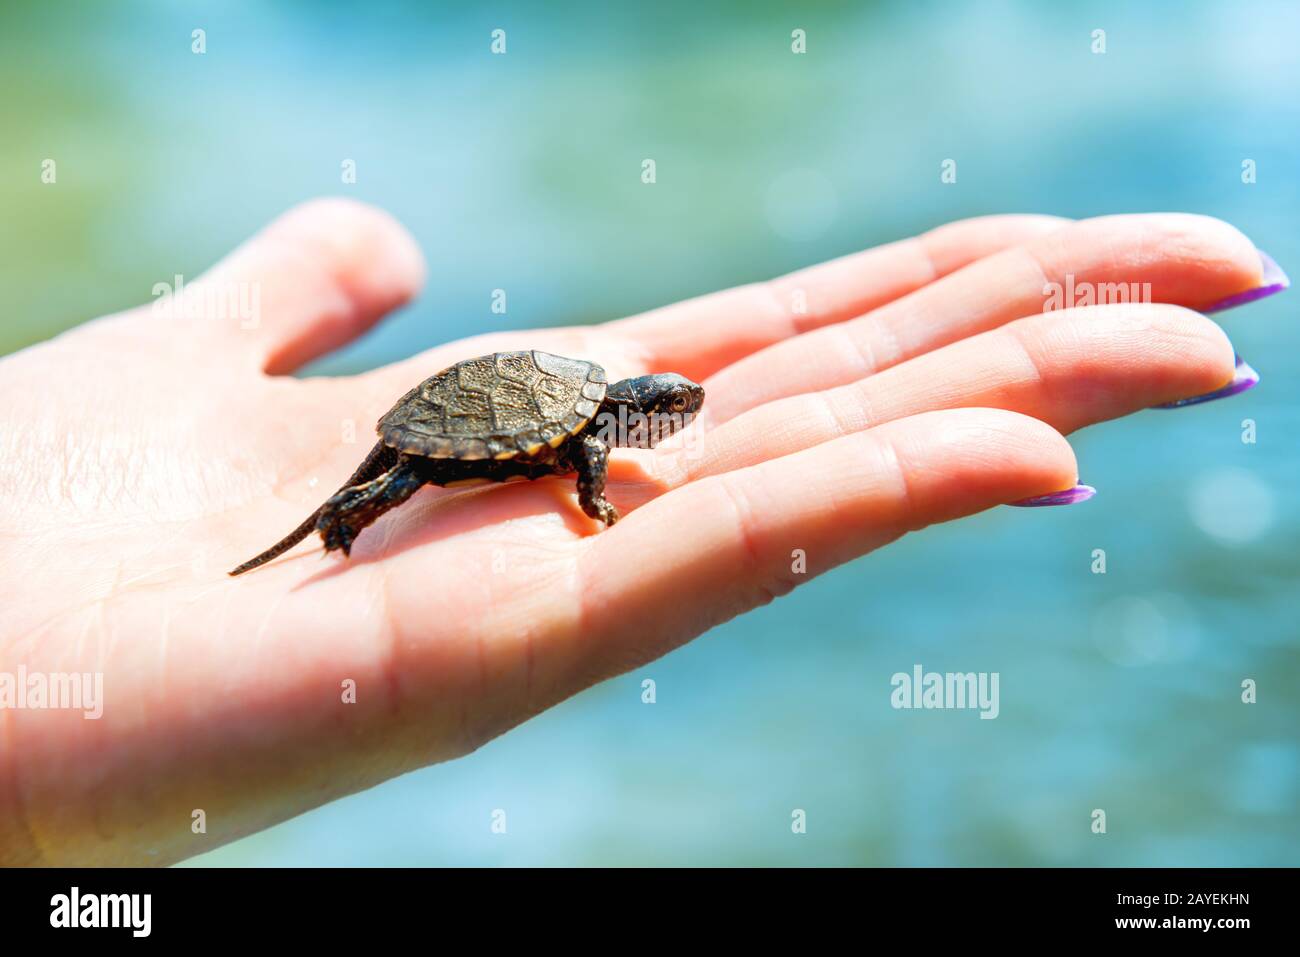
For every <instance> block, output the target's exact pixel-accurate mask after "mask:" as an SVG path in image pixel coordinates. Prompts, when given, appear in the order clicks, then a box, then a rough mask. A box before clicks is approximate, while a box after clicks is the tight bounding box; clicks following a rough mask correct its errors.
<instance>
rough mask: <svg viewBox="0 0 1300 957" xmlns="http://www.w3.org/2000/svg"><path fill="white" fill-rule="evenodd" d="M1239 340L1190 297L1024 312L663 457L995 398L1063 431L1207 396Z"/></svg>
mask: <svg viewBox="0 0 1300 957" xmlns="http://www.w3.org/2000/svg"><path fill="white" fill-rule="evenodd" d="M1234 371H1235V369H1234V354H1233V349H1232V344H1231V343H1230V342H1229V341H1228V337H1227V336H1226V335H1224V333H1223V330H1222V329H1220V328H1219V327H1218V326H1217V325H1215V323H1214V322H1212V321H1211V320H1209V319H1206V318H1205V317H1204V316H1202V315H1200V314H1198V313H1195V312H1192V311H1190V310H1188V309H1184V308H1182V307H1181V306H1166V305H1159V304H1151V305H1141V304H1139V305H1127V306H1094V307H1092V308H1088V309H1067V310H1064V311H1062V312H1053V313H1047V314H1045V315H1040V316H1033V317H1031V318H1028V319H1020V320H1017V321H1016V322H1012V323H1009V324H1008V325H1006V326H1003V327H1002V328H1000V329H995V330H992V331H990V332H985V333H981V334H980V335H977V336H972V337H971V338H969V339H963V340H961V341H960V342H955V343H953V344H951V345H948V346H944V347H943V348H941V349H936V350H934V351H933V352H928V353H926V354H924V355H921V356H917V357H916V358H915V359H909V360H908V361H907V362H904V363H902V364H900V365H897V366H893V367H892V368H889V369H886V370H885V371H883V372H879V373H877V374H875V375H872V376H868V377H867V378H865V379H862V380H860V381H858V382H854V383H851V384H850V385H846V386H840V387H838V388H834V389H827V390H825V391H822V392H810V393H805V394H803V395H797V396H790V397H788V398H785V399H778V400H776V401H774V402H768V403H765V404H763V405H760V406H758V407H756V408H754V409H750V410H749V411H748V412H745V413H743V414H742V415H740V416H737V417H736V418H734V419H732V420H730V421H728V422H726V423H724V424H723V425H721V426H719V427H717V428H715V429H713V430H711V431H710V432H708V433H707V434H706V435H705V436H703V437H702V438H700V439H699V440H698V441H697V442H696V443H694V444H687V445H685V446H684V447H682V448H673V447H669V448H668V449H667V450H666V451H665V452H664V453H663V454H662V455H660V456H657V457H655V459H654V466H653V469H654V472H655V474H656V476H657V478H658V481H659V482H660V484H662V485H667V486H669V487H675V486H677V485H681V484H684V483H686V482H689V481H693V480H696V479H699V478H701V477H704V476H708V475H716V474H718V473H720V472H726V471H730V470H732V469H735V468H739V467H743V466H746V465H751V464H755V463H757V462H761V461H763V460H766V459H770V458H774V457H777V456H782V455H789V454H790V453H792V452H797V451H799V450H801V449H806V448H811V447H813V446H815V445H819V444H821V443H823V442H827V441H830V440H832V439H835V438H839V437H840V436H844V435H850V434H852V433H854V432H861V431H863V430H865V429H869V428H872V427H875V426H878V425H880V424H882V423H885V422H892V421H896V420H898V419H902V418H906V417H907V416H913V415H917V414H919V413H923V412H930V411H935V410H940V409H955V408H971V407H986V408H998V409H1005V410H1007V411H1010V412H1019V413H1022V414H1024V415H1029V416H1033V417H1034V418H1036V419H1041V420H1042V421H1044V422H1046V423H1048V424H1049V425H1051V426H1052V427H1053V428H1055V429H1056V430H1057V431H1059V432H1062V433H1067V434H1068V433H1069V432H1072V431H1074V430H1075V429H1079V428H1082V427H1083V426H1086V425H1091V424H1093V423H1096V422H1103V421H1105V420H1107V419H1114V418H1118V417H1119V416H1122V415H1128V414H1130V413H1132V412H1137V411H1139V410H1141V409H1146V408H1150V407H1151V406H1154V405H1157V404H1159V403H1163V402H1170V401H1173V400H1177V399H1184V398H1188V397H1190V396H1198V395H1205V394H1207V393H1210V392H1213V391H1214V390H1216V389H1218V388H1220V387H1221V386H1223V385H1224V383H1226V382H1229V381H1231V379H1232V377H1233V374H1234Z"/></svg>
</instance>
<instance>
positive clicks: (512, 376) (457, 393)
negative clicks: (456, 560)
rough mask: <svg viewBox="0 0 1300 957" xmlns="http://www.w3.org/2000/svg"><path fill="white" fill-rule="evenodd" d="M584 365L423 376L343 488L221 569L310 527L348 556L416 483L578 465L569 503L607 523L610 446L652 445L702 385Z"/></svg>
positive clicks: (512, 355)
mask: <svg viewBox="0 0 1300 957" xmlns="http://www.w3.org/2000/svg"><path fill="white" fill-rule="evenodd" d="M607 381H608V380H607V379H606V378H605V370H604V369H602V368H601V367H600V366H598V365H596V364H595V363H594V362H586V361H584V360H582V359H566V358H564V357H563V356H554V355H551V354H550V353H547V352H538V351H537V350H535V349H534V350H531V351H526V352H498V353H496V354H495V355H490V356H479V357H478V358H477V359H466V360H465V361H464V362H458V363H456V364H455V365H454V366H452V367H451V368H450V369H445V370H444V371H442V372H439V373H438V374H437V375H435V376H432V377H430V378H428V379H425V380H424V381H423V382H421V383H420V384H419V385H418V386H416V387H415V388H414V389H412V390H411V391H410V392H408V393H406V395H404V396H402V398H401V400H400V401H399V402H398V403H397V405H395V406H393V407H392V408H391V409H390V410H389V411H388V413H387V414H386V415H384V417H383V418H382V419H380V420H379V424H378V425H377V426H376V431H377V432H378V433H379V443H378V444H377V445H376V446H375V447H374V448H373V449H371V450H370V454H369V455H367V456H366V459H365V461H364V462H362V463H361V465H360V466H359V467H358V468H357V470H356V471H355V472H354V473H352V477H351V478H350V479H348V481H347V483H346V484H345V485H344V486H343V488H341V489H339V491H338V492H337V493H335V494H334V496H333V497H331V498H330V499H329V501H327V502H326V503H325V504H324V505H322V506H321V507H320V508H318V509H317V510H316V511H315V512H313V513H312V514H311V516H310V517H308V519H307V520H306V521H305V522H303V523H302V524H301V525H299V526H298V527H297V528H295V529H294V530H293V531H292V532H290V533H289V534H288V535H287V536H286V537H285V538H284V539H282V540H281V541H280V542H278V543H277V544H275V545H273V546H271V547H270V548H268V549H267V550H266V551H264V552H263V553H262V554H260V555H258V556H257V557H256V558H250V559H249V560H248V561H246V562H244V564H242V565H240V566H239V567H238V568H236V569H234V570H233V571H231V572H230V574H232V575H239V574H241V573H243V572H246V571H248V570H249V569H250V568H256V567H257V566H258V565H263V564H265V563H266V562H269V561H270V560H271V559H273V558H275V557H277V556H279V555H282V554H283V553H284V552H286V551H288V550H289V549H290V548H292V547H293V546H294V545H297V544H298V543H299V542H301V541H302V540H303V539H304V538H306V537H307V536H308V535H310V534H311V533H312V532H314V531H315V532H320V534H321V538H322V539H324V541H325V550H326V551H327V552H328V551H333V550H335V549H338V548H341V549H342V550H343V554H345V555H347V554H350V552H351V549H352V543H353V542H354V541H355V540H356V537H357V535H358V534H359V533H360V532H361V530H362V529H363V528H365V527H366V526H367V525H369V524H370V523H371V522H373V521H374V520H375V519H377V518H378V517H379V516H380V515H382V514H383V513H384V512H386V511H388V510H389V509H390V508H393V507H395V506H397V505H401V504H402V503H403V502H405V501H406V500H407V499H408V498H410V497H411V496H412V495H414V494H415V493H416V491H418V490H419V489H420V488H421V487H422V486H424V485H441V486H444V487H447V488H452V487H459V486H465V485H479V484H482V483H485V482H509V481H522V480H525V479H538V478H542V477H544V476H547V475H566V474H569V473H571V472H577V473H578V504H579V505H581V506H582V510H583V511H584V512H586V513H587V514H588V515H589V516H591V517H592V518H595V519H599V520H600V521H602V522H604V523H605V524H606V525H613V524H614V523H615V522H616V521H618V511H617V510H616V509H615V508H614V506H613V505H611V504H610V503H609V502H608V501H606V500H605V474H606V464H607V461H608V457H609V450H610V448H611V447H624V448H627V447H631V448H653V447H654V446H655V445H656V444H657V443H658V442H659V441H660V440H661V439H663V438H665V437H667V436H669V435H672V434H673V433H674V432H676V431H677V430H678V429H680V428H682V427H683V426H684V425H687V424H689V422H690V420H691V419H692V418H693V416H694V414H695V413H696V412H698V411H699V409H700V406H701V405H703V404H704V390H703V389H702V388H700V387H699V386H698V385H696V384H695V383H694V382H691V381H690V380H689V379H686V378H684V377H682V376H679V375H676V374H674V373H671V372H669V373H661V374H658V375H643V376H636V377H635V378H631V379H624V380H623V381H621V382H616V383H614V385H612V386H607V385H606V382H607Z"/></svg>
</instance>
